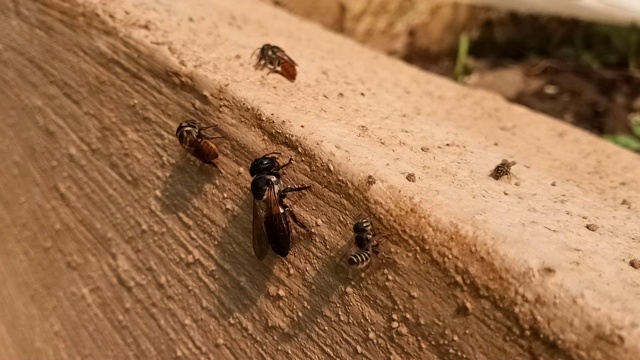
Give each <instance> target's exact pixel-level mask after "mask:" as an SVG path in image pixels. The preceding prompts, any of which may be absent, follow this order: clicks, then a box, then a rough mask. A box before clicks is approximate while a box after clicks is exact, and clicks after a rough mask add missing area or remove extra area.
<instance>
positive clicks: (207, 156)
mask: <svg viewBox="0 0 640 360" xmlns="http://www.w3.org/2000/svg"><path fill="white" fill-rule="evenodd" d="M213 127H216V125H210V126H203V127H201V126H200V125H199V124H198V123H197V122H196V121H194V120H188V121H185V122H182V123H180V125H178V129H177V130H176V137H177V138H178V141H179V142H180V145H182V147H184V148H185V149H186V150H187V151H188V152H189V153H190V154H191V155H193V156H194V157H195V158H196V159H198V160H200V161H202V162H203V163H205V164H211V165H213V166H214V167H215V168H217V169H218V170H219V169H220V168H218V165H216V163H214V162H213V160H215V159H217V158H218V155H219V154H218V147H217V146H216V145H215V144H214V143H213V142H212V141H211V140H213V139H221V138H222V136H215V137H214V136H209V135H207V134H205V133H204V131H205V130H207V129H210V128H213Z"/></svg>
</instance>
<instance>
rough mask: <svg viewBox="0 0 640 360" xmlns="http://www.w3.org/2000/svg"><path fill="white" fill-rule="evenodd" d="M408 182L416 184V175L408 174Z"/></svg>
mask: <svg viewBox="0 0 640 360" xmlns="http://www.w3.org/2000/svg"><path fill="white" fill-rule="evenodd" d="M407 181H409V182H412V183H414V182H416V174H414V173H408V174H407Z"/></svg>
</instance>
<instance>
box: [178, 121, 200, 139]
mask: <svg viewBox="0 0 640 360" xmlns="http://www.w3.org/2000/svg"><path fill="white" fill-rule="evenodd" d="M183 131H195V132H198V123H196V122H195V120H187V121H183V122H181V123H180V125H178V129H177V130H176V136H178V137H179V136H180V133H181V132H183Z"/></svg>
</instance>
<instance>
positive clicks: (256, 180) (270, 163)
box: [249, 152, 311, 260]
mask: <svg viewBox="0 0 640 360" xmlns="http://www.w3.org/2000/svg"><path fill="white" fill-rule="evenodd" d="M279 154H280V153H275V152H274V153H269V154H265V155H263V156H261V157H259V158H257V159H255V160H254V161H253V162H252V163H251V166H250V168H249V174H250V175H251V177H252V178H253V179H252V180H251V194H252V195H253V252H254V254H255V255H256V257H257V258H258V259H259V260H263V259H264V258H265V257H266V256H267V253H268V252H269V248H271V249H272V250H273V252H275V253H276V254H277V255H279V256H281V257H286V256H287V255H288V254H289V250H291V223H290V220H291V221H293V222H294V223H295V224H296V225H297V226H299V227H300V228H301V229H303V230H307V229H308V228H307V226H306V225H305V224H304V223H303V222H301V221H300V220H299V219H298V218H297V216H296V215H295V213H294V212H293V210H292V209H291V208H290V207H289V206H288V205H287V204H285V202H284V200H285V198H286V196H287V194H288V193H292V192H297V191H304V190H308V189H310V188H311V186H300V187H284V186H283V184H282V180H281V174H280V172H281V171H282V170H283V169H285V168H286V167H288V166H289V165H291V162H292V159H291V158H290V159H289V161H288V162H286V163H285V164H282V165H281V164H280V163H279V162H278V159H277V157H276V156H272V155H279Z"/></svg>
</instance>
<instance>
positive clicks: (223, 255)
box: [212, 192, 278, 319]
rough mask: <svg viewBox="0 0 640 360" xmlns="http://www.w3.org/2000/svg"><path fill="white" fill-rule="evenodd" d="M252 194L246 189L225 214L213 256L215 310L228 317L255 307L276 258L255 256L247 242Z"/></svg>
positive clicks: (262, 293) (265, 287)
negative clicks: (225, 219) (240, 198)
mask: <svg viewBox="0 0 640 360" xmlns="http://www.w3.org/2000/svg"><path fill="white" fill-rule="evenodd" d="M252 203H253V197H252V196H251V193H250V192H247V193H246V195H245V196H244V198H243V199H242V201H241V202H240V203H239V206H238V209H237V210H236V212H234V213H230V215H229V216H228V223H227V226H226V227H225V228H224V229H223V231H222V232H221V233H220V236H219V239H218V245H216V249H215V252H216V256H215V259H212V261H215V262H218V263H219V267H218V270H217V271H216V277H217V279H216V284H217V285H218V288H217V290H216V292H215V295H214V296H215V297H216V299H217V302H218V305H217V307H216V308H217V309H218V310H216V311H217V313H218V314H219V315H221V316H222V317H223V318H225V319H228V318H230V317H232V316H233V315H235V314H237V313H239V314H244V313H246V312H248V311H250V310H251V309H253V308H254V307H255V305H256V304H257V302H258V300H260V298H262V297H263V296H264V295H265V294H266V292H267V289H268V287H269V284H270V280H271V278H272V276H273V273H274V266H275V264H276V262H277V261H278V259H277V257H276V256H275V254H270V255H269V256H267V257H266V258H265V259H264V260H262V261H260V260H258V259H256V256H255V255H254V253H253V249H252V245H251V236H252V227H251V218H252V212H251V206H252Z"/></svg>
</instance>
